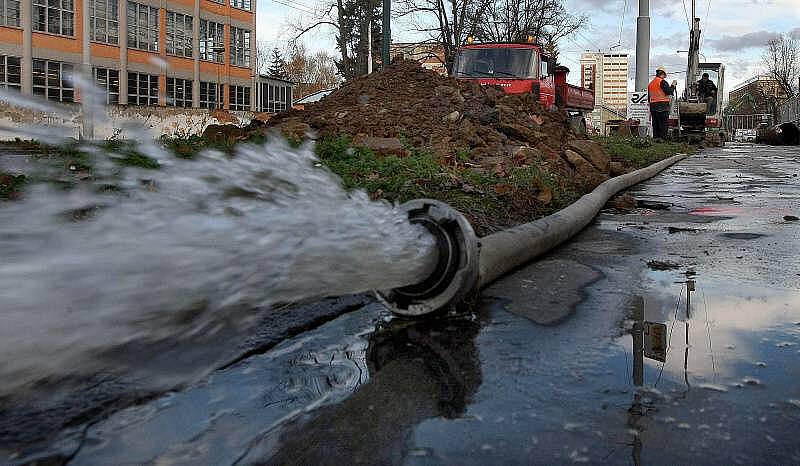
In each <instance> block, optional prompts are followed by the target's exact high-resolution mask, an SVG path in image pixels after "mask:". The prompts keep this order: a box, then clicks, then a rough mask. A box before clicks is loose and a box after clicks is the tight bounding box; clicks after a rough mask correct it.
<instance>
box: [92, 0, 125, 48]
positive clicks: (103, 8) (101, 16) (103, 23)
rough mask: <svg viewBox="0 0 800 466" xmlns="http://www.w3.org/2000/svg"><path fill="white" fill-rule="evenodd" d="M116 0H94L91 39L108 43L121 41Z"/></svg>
mask: <svg viewBox="0 0 800 466" xmlns="http://www.w3.org/2000/svg"><path fill="white" fill-rule="evenodd" d="M117 5H118V4H117V1H116V0H92V16H91V20H90V21H91V22H90V24H89V34H90V39H91V40H93V41H96V42H105V43H107V44H117V43H119V11H118V9H117Z"/></svg>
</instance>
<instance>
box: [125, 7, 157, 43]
mask: <svg viewBox="0 0 800 466" xmlns="http://www.w3.org/2000/svg"><path fill="white" fill-rule="evenodd" d="M128 47H131V48H134V49H141V50H148V51H150V52H158V8H153V7H151V6H147V5H140V4H139V3H134V2H128Z"/></svg>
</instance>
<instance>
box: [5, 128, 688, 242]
mask: <svg viewBox="0 0 800 466" xmlns="http://www.w3.org/2000/svg"><path fill="white" fill-rule="evenodd" d="M264 139H265V136H263V135H260V134H257V135H254V136H250V137H248V138H247V139H245V140H239V141H224V142H214V143H211V142H209V141H207V140H205V139H204V138H202V137H201V136H190V137H187V138H169V137H164V138H162V139H161V142H162V144H163V145H164V147H166V148H167V149H168V150H170V151H171V152H172V153H174V154H175V156H176V157H180V158H186V159H191V158H193V157H194V156H195V155H196V154H197V153H199V152H200V151H202V150H204V149H216V150H220V151H223V152H225V153H228V154H233V151H234V148H235V146H236V145H237V144H238V143H263V142H264ZM597 141H598V142H599V143H600V144H601V145H602V146H603V147H604V148H605V149H606V151H608V153H609V154H610V155H611V157H612V159H613V160H616V161H619V162H622V163H623V164H624V165H625V168H626V169H629V170H632V169H637V168H641V167H644V166H647V165H650V164H652V163H654V162H657V161H659V160H662V159H664V158H667V157H669V156H672V155H675V154H677V153H681V152H693V151H694V148H693V147H692V146H689V145H686V144H678V143H669V142H663V143H655V142H653V141H652V140H650V139H642V138H620V137H607V138H597ZM16 144H17V145H19V143H16ZM25 144H26V147H34V148H36V149H37V150H38V151H41V153H42V154H44V155H48V156H57V157H56V160H58V163H63V166H64V168H65V169H66V170H70V171H76V170H77V171H86V172H89V173H91V172H92V156H91V155H89V154H87V153H85V152H84V151H83V150H82V149H81V147H80V145H79V144H78V143H77V142H75V143H73V144H67V145H64V146H60V147H50V146H45V145H41V144H38V143H35V142H33V143H25ZM99 148H100V149H101V150H103V151H105V152H110V153H113V154H116V156H115V157H113V160H114V161H115V162H116V163H118V164H119V165H121V166H126V167H139V168H145V169H159V168H160V165H159V164H158V162H157V161H156V160H153V159H152V158H150V157H147V156H145V155H143V154H141V153H139V152H137V150H136V145H135V143H133V142H131V141H120V140H109V141H105V142H103V143H100V144H99ZM406 149H407V152H408V155H407V156H405V157H398V156H380V155H377V154H375V153H373V152H372V151H371V150H370V149H368V148H364V147H360V146H355V145H354V144H353V143H352V140H351V139H350V138H349V137H346V136H342V137H333V138H331V137H329V138H325V139H322V140H320V141H317V143H316V146H315V150H316V153H317V156H318V157H319V160H320V162H321V163H322V164H323V165H324V166H326V167H327V168H328V169H330V170H331V171H332V172H333V173H335V174H336V175H338V176H339V177H340V178H341V180H342V184H343V185H344V187H345V188H346V189H348V190H352V189H363V190H365V191H366V192H367V193H369V195H370V196H371V197H372V198H373V199H386V200H388V201H391V202H405V201H408V200H411V199H417V198H432V199H438V200H441V201H443V202H446V203H448V204H450V205H451V206H453V207H454V208H456V209H458V210H459V211H461V212H462V213H464V215H465V216H466V217H467V218H468V219H469V220H470V222H472V224H473V226H474V228H475V230H476V232H477V233H478V234H479V235H485V234H488V233H491V232H493V231H497V230H499V229H503V228H507V227H509V226H511V225H515V224H519V223H524V222H528V221H530V220H533V219H535V218H538V217H541V216H544V215H548V214H551V213H553V212H555V211H557V210H559V209H562V208H563V207H565V206H567V205H569V204H570V203H572V202H574V201H575V200H577V199H578V198H579V197H580V196H581V195H583V194H585V187H583V186H580V185H579V184H577V181H576V180H575V179H573V178H572V177H568V176H564V175H563V174H559V173H555V172H553V171H550V170H549V169H548V165H547V164H546V163H545V162H544V161H535V162H533V163H532V164H530V165H528V166H522V167H506V168H505V172H504V173H497V172H496V171H495V170H493V169H479V168H475V167H471V166H470V165H469V161H470V154H469V151H468V150H463V151H459V152H458V154H457V156H456V157H455V158H453V159H452V160H441V159H439V158H438V157H437V156H436V155H435V154H433V153H431V152H429V151H425V150H420V149H418V148H414V147H410V146H407V147H406ZM28 181H29V180H27V179H26V178H25V177H24V176H21V177H11V176H10V175H4V174H0V199H13V198H15V197H17V196H18V195H19V193H20V192H21V190H22V188H23V186H24V184H25V183H26V182H28Z"/></svg>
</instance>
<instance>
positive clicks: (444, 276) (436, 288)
mask: <svg viewBox="0 0 800 466" xmlns="http://www.w3.org/2000/svg"><path fill="white" fill-rule="evenodd" d="M400 207H401V208H402V209H404V210H405V211H406V212H408V218H409V221H411V223H415V224H419V225H422V226H424V227H425V228H426V229H427V230H428V231H429V232H430V233H431V235H433V237H434V238H435V239H436V253H435V254H436V255H437V257H436V266H435V267H434V268H433V271H432V272H431V273H430V275H428V276H427V277H425V278H424V279H423V280H421V281H420V282H418V283H415V284H413V285H409V286H405V287H401V288H395V289H393V290H387V291H378V292H377V295H378V297H379V298H380V299H381V301H383V303H384V304H385V305H386V306H387V307H389V308H390V309H391V310H392V311H393V312H395V313H396V314H400V315H405V316H419V315H424V314H428V313H431V312H434V311H436V310H439V309H443V308H446V307H448V306H450V305H452V304H456V303H457V302H458V301H461V300H462V299H463V298H465V297H466V296H467V295H468V294H469V293H470V292H471V291H472V290H473V289H474V288H475V286H476V284H477V282H478V239H477V237H476V236H475V233H474V231H473V230H472V226H471V225H470V224H469V222H468V221H467V219H466V218H464V216H463V215H461V213H459V212H458V211H457V210H455V209H453V208H452V207H450V206H448V205H447V204H445V203H443V202H439V201H435V200H431V199H415V200H412V201H409V202H407V203H405V204H403V205H401V206H400Z"/></svg>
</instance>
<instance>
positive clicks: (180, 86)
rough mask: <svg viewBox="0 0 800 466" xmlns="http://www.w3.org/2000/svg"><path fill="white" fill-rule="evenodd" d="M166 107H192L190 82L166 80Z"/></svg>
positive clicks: (189, 80) (173, 79)
mask: <svg viewBox="0 0 800 466" xmlns="http://www.w3.org/2000/svg"><path fill="white" fill-rule="evenodd" d="M167 105H169V106H172V107H191V106H192V80H191V79H179V78H167Z"/></svg>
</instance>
